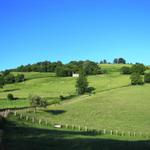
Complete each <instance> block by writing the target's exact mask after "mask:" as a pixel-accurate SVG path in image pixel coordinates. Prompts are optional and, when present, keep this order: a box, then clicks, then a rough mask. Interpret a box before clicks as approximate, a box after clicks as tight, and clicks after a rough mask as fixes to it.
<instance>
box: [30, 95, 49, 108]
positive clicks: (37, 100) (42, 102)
mask: <svg viewBox="0 0 150 150" xmlns="http://www.w3.org/2000/svg"><path fill="white" fill-rule="evenodd" d="M29 101H30V105H31V106H33V107H46V106H47V105H48V103H47V101H46V99H44V98H42V97H40V96H36V95H30V96H29Z"/></svg>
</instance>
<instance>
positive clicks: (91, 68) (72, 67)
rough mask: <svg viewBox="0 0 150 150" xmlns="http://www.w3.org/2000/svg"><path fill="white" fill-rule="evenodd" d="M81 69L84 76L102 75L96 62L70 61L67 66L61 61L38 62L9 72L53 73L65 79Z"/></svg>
mask: <svg viewBox="0 0 150 150" xmlns="http://www.w3.org/2000/svg"><path fill="white" fill-rule="evenodd" d="M81 69H84V71H85V73H86V75H95V74H100V73H102V70H101V68H100V67H99V66H98V64H97V63H96V62H93V61H89V60H86V61H71V62H69V63H67V64H63V63H62V62H61V61H57V62H50V61H44V62H38V63H36V64H28V65H25V66H23V65H22V66H19V67H18V68H16V69H12V70H10V71H15V72H32V71H33V72H55V73H56V75H57V76H61V77H66V76H72V73H73V72H75V73H78V72H79V71H80V70H81Z"/></svg>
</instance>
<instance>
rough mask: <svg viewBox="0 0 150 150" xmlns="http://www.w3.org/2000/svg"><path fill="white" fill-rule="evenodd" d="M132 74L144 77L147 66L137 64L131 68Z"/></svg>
mask: <svg viewBox="0 0 150 150" xmlns="http://www.w3.org/2000/svg"><path fill="white" fill-rule="evenodd" d="M131 72H132V73H134V72H136V73H139V74H140V75H144V72H145V66H144V65H143V64H135V65H133V66H132V67H131Z"/></svg>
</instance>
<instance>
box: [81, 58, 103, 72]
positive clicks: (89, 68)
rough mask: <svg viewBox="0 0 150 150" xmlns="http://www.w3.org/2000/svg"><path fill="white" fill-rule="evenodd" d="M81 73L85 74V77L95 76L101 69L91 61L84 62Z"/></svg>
mask: <svg viewBox="0 0 150 150" xmlns="http://www.w3.org/2000/svg"><path fill="white" fill-rule="evenodd" d="M82 68H83V71H84V72H85V74H86V75H96V74H101V73H102V72H101V68H100V67H99V66H98V64H97V63H95V62H93V61H89V60H87V61H85V62H84V63H83V64H82Z"/></svg>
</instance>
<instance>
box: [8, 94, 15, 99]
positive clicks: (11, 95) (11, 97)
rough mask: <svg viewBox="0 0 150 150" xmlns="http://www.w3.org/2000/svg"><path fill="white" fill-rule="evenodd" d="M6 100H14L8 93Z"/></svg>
mask: <svg viewBox="0 0 150 150" xmlns="http://www.w3.org/2000/svg"><path fill="white" fill-rule="evenodd" d="M7 99H8V100H14V99H15V98H14V96H13V94H11V93H9V94H8V95H7Z"/></svg>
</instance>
